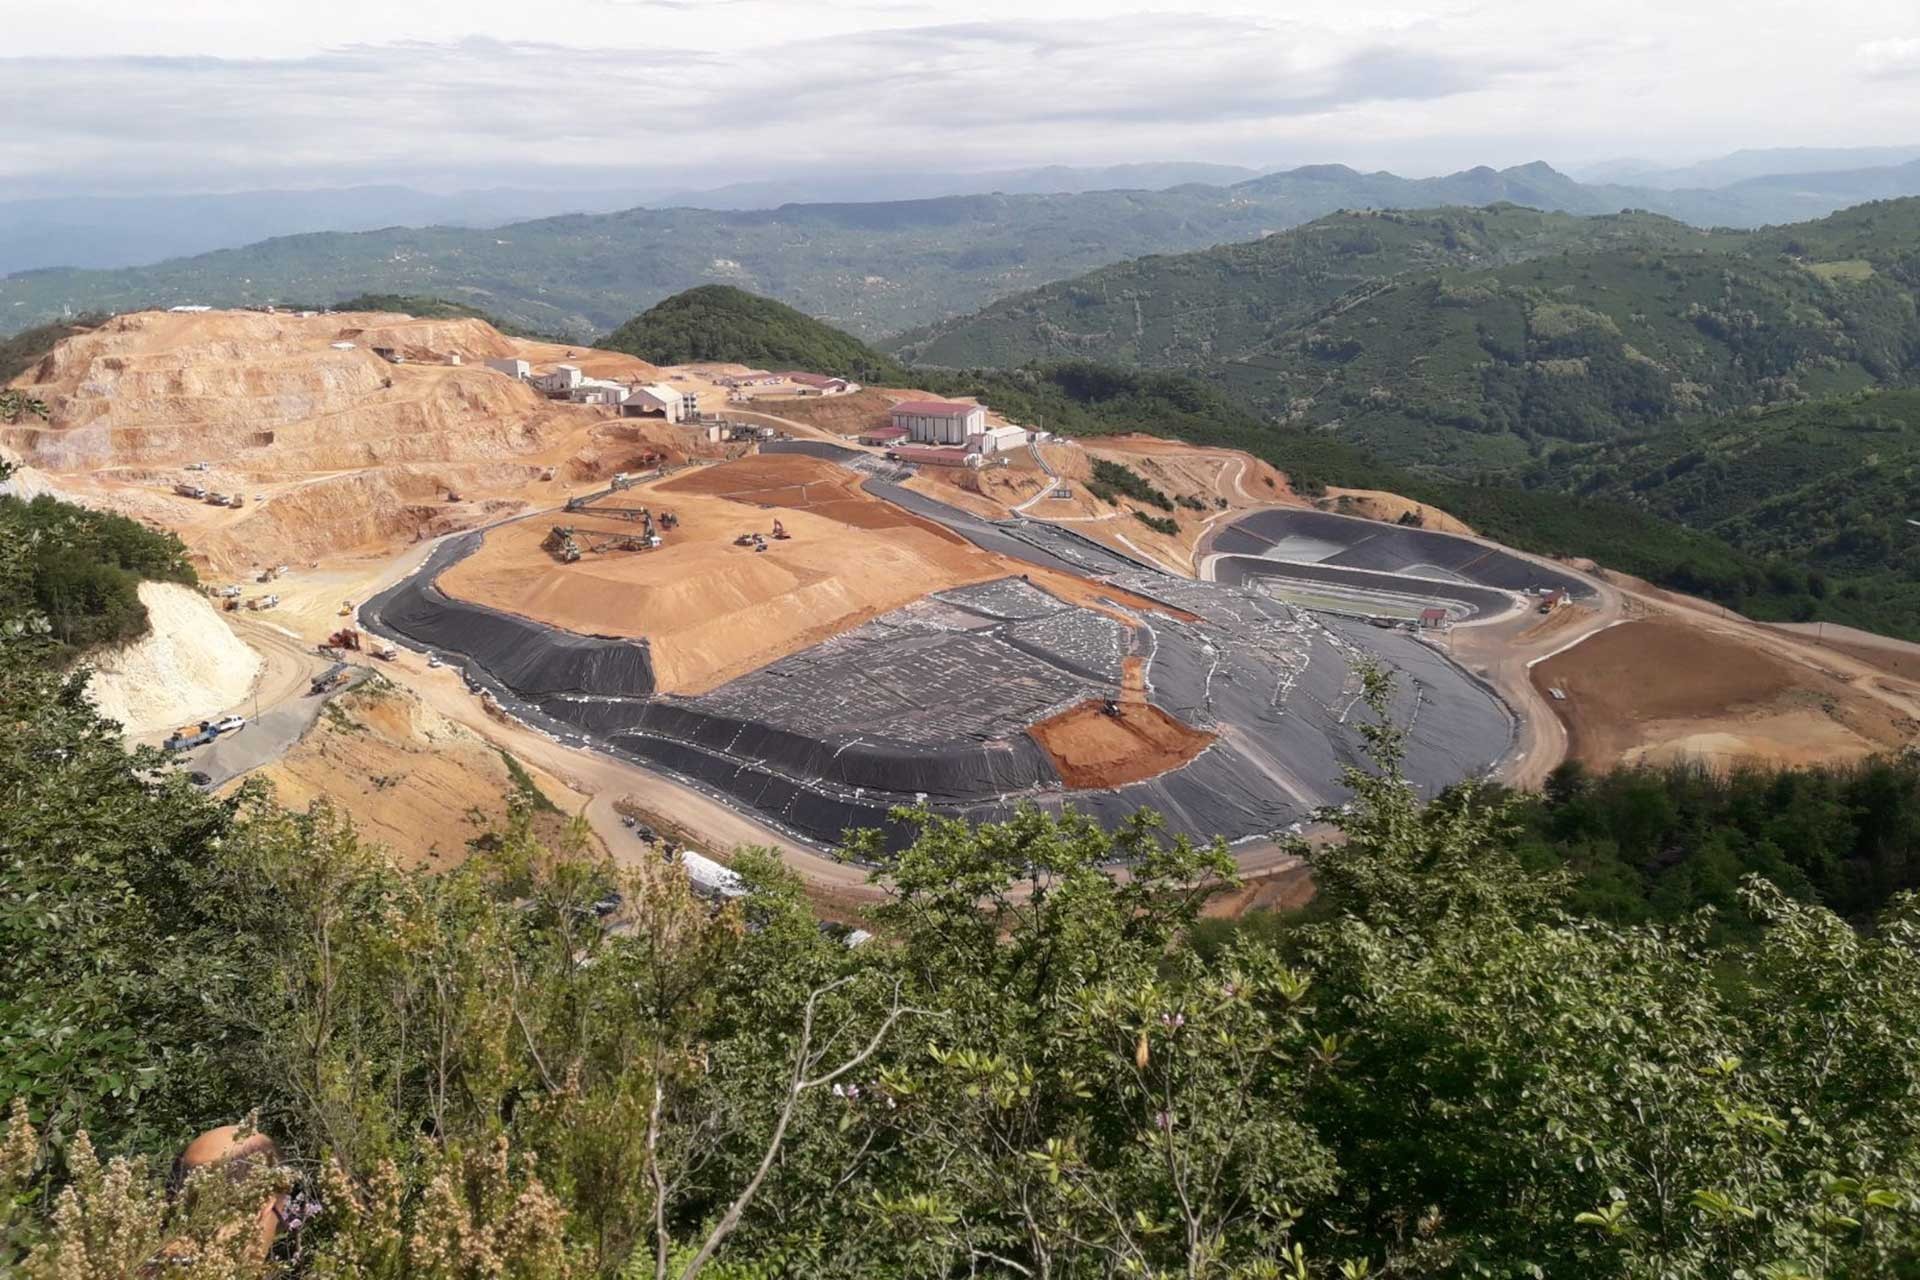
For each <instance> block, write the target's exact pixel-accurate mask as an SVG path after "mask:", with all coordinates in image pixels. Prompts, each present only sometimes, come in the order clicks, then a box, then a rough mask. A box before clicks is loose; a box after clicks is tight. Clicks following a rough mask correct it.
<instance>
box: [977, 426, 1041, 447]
mask: <svg viewBox="0 0 1920 1280" xmlns="http://www.w3.org/2000/svg"><path fill="white" fill-rule="evenodd" d="M1026 447H1027V429H1026V428H1025V427H988V428H987V429H986V430H984V431H980V432H976V433H975V434H973V435H971V436H968V437H967V449H968V450H969V451H970V452H973V453H1001V452H1004V451H1005V450H1008V449H1024V448H1026Z"/></svg>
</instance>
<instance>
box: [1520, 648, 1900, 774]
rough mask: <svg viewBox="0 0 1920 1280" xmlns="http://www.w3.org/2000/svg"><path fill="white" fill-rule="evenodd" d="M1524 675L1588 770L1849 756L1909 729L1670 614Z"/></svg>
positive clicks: (1792, 667)
mask: <svg viewBox="0 0 1920 1280" xmlns="http://www.w3.org/2000/svg"><path fill="white" fill-rule="evenodd" d="M1532 677H1533V682H1534V685H1535V687H1537V688H1539V689H1540V690H1541V691H1542V692H1544V693H1546V694H1547V695H1548V696H1549V698H1551V699H1552V702H1551V705H1552V706H1553V709H1554V711H1555V712H1556V713H1557V714H1558V715H1559V716H1560V717H1561V719H1562V720H1563V721H1564V722H1565V723H1566V726H1567V736H1568V739H1569V741H1568V749H1569V750H1568V754H1569V755H1570V756H1572V757H1573V758H1574V759H1577V760H1579V761H1581V762H1582V763H1584V764H1587V765H1590V766H1592V767H1595V768H1610V767H1612V766H1613V765H1616V764H1621V763H1627V764H1634V763H1647V764H1658V763H1664V762H1666V761H1671V760H1694V761H1699V762H1702V763H1705V764H1708V765H1711V766H1713V767H1716V768H1728V767H1733V766H1736V765H1740V764H1780V765H1794V764H1810V763H1816V762H1820V761H1833V760H1856V759H1861V758H1863V757H1865V756H1868V755H1872V754H1874V753H1875V752H1878V751H1883V750H1887V749H1889V748H1893V747H1897V746H1899V745H1901V744H1902V743H1903V742H1904V741H1906V739H1907V738H1908V737H1909V736H1910V734H1911V732H1912V730H1913V728H1914V727H1915V726H1914V725H1913V724H1912V722H1911V721H1908V722H1905V723H1904V724H1903V723H1901V722H1900V721H1899V718H1898V717H1897V716H1896V714H1895V713H1894V712H1893V711H1892V710H1891V709H1890V708H1888V707H1887V706H1886V705H1885V704H1883V703H1881V702H1879V701H1877V700H1875V699H1872V698H1869V697H1866V696H1864V695H1862V694H1861V693H1860V692H1859V691H1857V690H1854V689H1852V688H1850V687H1849V686H1848V685H1847V684H1846V683H1845V682H1844V681H1841V680H1837V679H1834V678H1833V677H1832V676H1830V675H1827V674H1824V673H1822V672H1820V671H1817V670H1814V669H1812V668H1808V667H1802V666H1799V665H1797V664H1795V663H1790V662H1788V661H1786V660H1785V659H1783V658H1780V657H1777V656H1775V655H1773V654H1771V653H1768V652H1766V651H1764V650H1762V649H1759V648H1757V647H1755V646H1753V645H1749V644H1742V643H1741V642H1740V641H1738V640H1736V639H1734V638H1732V637H1731V636H1728V635H1724V634H1721V633H1719V632H1714V631H1708V630H1705V629H1703V628H1701V627H1697V626H1689V625H1686V624H1685V623H1683V622H1680V621H1678V620H1675V619H1672V618H1649V619H1645V620H1641V621H1635V622H1628V623H1625V624H1622V625H1620V626H1617V627H1610V628H1608V629H1607V630H1605V631H1601V632H1599V633H1597V634H1596V635H1594V636H1593V637H1591V638H1590V639H1588V640H1586V641H1584V642H1582V643H1581V644H1578V645H1576V646H1574V647H1573V648H1571V649H1569V650H1567V651H1566V652H1565V653H1561V654H1558V655H1556V656H1554V657H1552V658H1549V659H1547V660H1546V661H1545V662H1542V663H1540V664H1539V665H1538V666H1536V667H1534V668H1533V672H1532ZM1555 689H1558V690H1559V691H1560V692H1561V694H1563V695H1564V697H1561V698H1553V697H1552V691H1553V690H1555Z"/></svg>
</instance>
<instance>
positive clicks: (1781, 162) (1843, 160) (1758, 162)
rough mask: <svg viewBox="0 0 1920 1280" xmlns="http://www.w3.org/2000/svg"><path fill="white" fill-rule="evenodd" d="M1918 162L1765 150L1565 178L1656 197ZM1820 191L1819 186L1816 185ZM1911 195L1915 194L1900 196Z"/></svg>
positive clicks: (1897, 151)
mask: <svg viewBox="0 0 1920 1280" xmlns="http://www.w3.org/2000/svg"><path fill="white" fill-rule="evenodd" d="M1914 160H1920V144H1916V145H1913V146H1905V147H1763V148H1756V149H1754V150H1748V151H1735V152H1732V153H1731V154H1728V155H1724V156H1716V157H1714V158H1713V159H1711V160H1702V161H1700V162H1699V163H1697V164H1689V165H1682V166H1679V167H1677V168H1676V167H1670V166H1666V165H1659V164H1655V163H1653V162H1652V161H1650V160H1609V161H1606V162H1605V163H1602V164H1594V165H1586V166H1583V167H1576V168H1574V169H1571V170H1570V171H1569V172H1571V173H1572V174H1573V176H1574V177H1575V178H1578V179H1579V180H1580V181H1581V182H1601V183H1622V184H1626V185H1628V186H1635V187H1653V188H1655V189H1656V190H1660V191H1680V190H1684V189H1687V188H1694V189H1708V190H1711V189H1717V188H1720V187H1728V186H1732V185H1733V184H1734V183H1736V182H1746V181H1749V180H1751V179H1754V178H1789V177H1801V178H1808V177H1815V176H1820V175H1826V174H1837V173H1851V172H1854V171H1857V170H1861V169H1884V168H1891V167H1894V166H1897V165H1903V164H1908V163H1910V162H1912V161H1914ZM1814 185H1818V184H1814ZM1902 194H1905V195H1913V194H1915V193H1914V192H1911V191H1908V192H1903V193H1902Z"/></svg>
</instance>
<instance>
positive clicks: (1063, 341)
mask: <svg viewBox="0 0 1920 1280" xmlns="http://www.w3.org/2000/svg"><path fill="white" fill-rule="evenodd" d="M1709 243H1712V238H1711V237H1710V236H1709V235H1708V234H1707V233H1705V232H1701V231H1698V230H1695V229H1693V228H1691V227H1688V226H1686V225H1685V224H1683V223H1679V222H1674V221H1672V220H1670V219H1667V218H1662V217H1658V216H1655V215H1652V214H1644V213H1623V214H1614V215H1607V216H1600V217H1575V216H1572V215H1569V214H1563V213H1542V212H1539V211H1537V210H1535V209H1527V208H1522V207H1520V206H1518V205H1510V204H1509V205H1493V206H1490V207H1487V208H1482V209H1422V210H1414V211H1408V212H1391V211H1384V212H1383V211H1373V210H1342V211H1340V212H1337V213H1332V214H1329V215H1327V216H1325V217H1323V218H1319V219H1316V220H1315V221H1313V222H1310V223H1307V224H1306V225H1304V226H1300V227H1295V228H1293V229H1292V230H1289V231H1282V232H1278V233H1276V234H1273V235H1269V236H1265V237H1263V238H1261V239H1259V240H1254V241H1249V242H1243V243H1238V244H1226V245H1220V246H1217V247H1215V248H1211V249H1205V250H1202V251H1200V252H1197V253H1186V254H1171V255H1155V256H1151V257H1145V258H1137V259H1133V260H1131V261H1127V262H1121V263H1117V264H1115V265H1113V266H1109V267H1102V268H1100V269H1099V270H1097V271H1093V272H1090V273H1088V274H1086V275H1083V276H1078V277H1075V278H1074V279H1071V280H1065V281H1061V282H1059V283H1056V284H1050V285H1046V286H1043V287H1041V288H1039V289H1036V290H1033V291H1031V292H1028V293H1022V294H1016V295H1014V296H1012V297H1009V298H1003V299H1001V300H1000V301H998V302H995V303H992V304H991V305H989V306H988V307H986V308H985V309H983V310H981V311H979V312H976V313H975V314H973V315H970V316H964V317H960V318H957V319H954V320H949V321H944V322H942V323H940V324H936V325H933V326H931V327H929V328H927V329H924V330H919V331H915V332H913V333H908V334H904V335H902V336H901V337H899V338H896V339H892V340H890V341H889V342H888V343H887V344H885V345H886V347H887V349H888V350H891V351H894V352H897V353H898V354H899V355H900V356H901V357H902V358H904V359H906V360H909V361H911V362H914V363H916V364H922V365H932V366H945V367H971V366H974V365H993V366H1000V367H1013V366H1018V365H1023V364H1027V363H1029V362H1032V361H1048V360H1062V359H1076V358H1088V359H1094V360H1101V361H1106V362H1110V363H1117V364H1126V365H1140V366H1145V367H1149V368H1170V369H1171V368H1185V367H1196V366H1202V365H1209V364H1213V363H1217V362H1218V361H1221V360H1227V359H1232V358H1234V357H1236V356H1240V355H1244V354H1246V353H1249V352H1252V351H1256V350H1261V349H1264V348H1265V347H1266V346H1267V345H1268V344H1270V343H1272V342H1273V341H1275V340H1276V339H1278V338H1280V337H1281V335H1283V334H1285V333H1286V332H1287V331H1288V330H1290V329H1292V328H1293V327H1294V326H1296V325H1299V324H1301V323H1303V322H1305V321H1307V320H1309V319H1312V318H1313V317H1314V316H1315V315H1316V314H1317V313H1318V312H1319V311H1321V310H1322V309H1323V308H1324V307H1326V306H1328V305H1329V304H1331V303H1333V302H1334V301H1336V300H1337V299H1340V298H1342V297H1343V296H1345V295H1347V294H1349V293H1351V292H1352V291H1353V290H1355V289H1358V288H1361V287H1363V286H1366V285H1368V284H1371V283H1372V282H1375V281H1379V280H1384V279H1388V278H1390V277H1393V276H1398V275H1405V274H1418V273H1426V272H1433V271H1438V270H1440V269H1442V268H1476V267H1481V268H1484V267H1492V266H1498V265H1502V264H1504V263H1509V262H1513V261H1518V260H1522V259H1527V258H1532V257H1537V256H1540V255H1542V254H1548V253H1558V252H1562V251H1565V250H1590V249H1603V248H1612V247H1616V246H1635V247H1651V248H1698V247H1702V246H1705V245H1707V244H1709Z"/></svg>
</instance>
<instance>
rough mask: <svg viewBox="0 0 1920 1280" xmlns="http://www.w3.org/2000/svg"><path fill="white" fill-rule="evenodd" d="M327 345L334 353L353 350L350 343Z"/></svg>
mask: <svg viewBox="0 0 1920 1280" xmlns="http://www.w3.org/2000/svg"><path fill="white" fill-rule="evenodd" d="M327 345H328V346H330V347H332V348H333V349H334V350H335V351H351V350H353V344H352V343H351V342H330V343H328V344H327Z"/></svg>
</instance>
